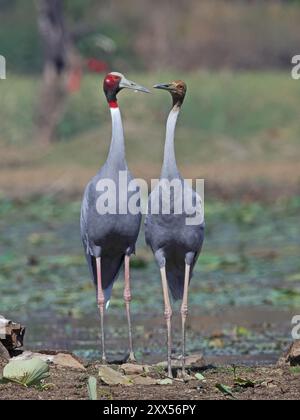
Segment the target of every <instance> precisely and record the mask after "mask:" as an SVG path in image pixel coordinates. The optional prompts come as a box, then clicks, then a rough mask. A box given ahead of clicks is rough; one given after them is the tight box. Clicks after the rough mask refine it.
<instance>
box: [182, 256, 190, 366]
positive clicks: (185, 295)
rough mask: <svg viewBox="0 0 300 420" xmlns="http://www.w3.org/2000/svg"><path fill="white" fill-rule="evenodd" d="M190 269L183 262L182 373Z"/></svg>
mask: <svg viewBox="0 0 300 420" xmlns="http://www.w3.org/2000/svg"><path fill="white" fill-rule="evenodd" d="M190 269H191V266H190V265H188V264H185V275H184V292H183V300H182V305H181V321H182V373H183V374H184V373H185V341H186V334H185V324H186V318H187V315H188V289H189V282H190Z"/></svg>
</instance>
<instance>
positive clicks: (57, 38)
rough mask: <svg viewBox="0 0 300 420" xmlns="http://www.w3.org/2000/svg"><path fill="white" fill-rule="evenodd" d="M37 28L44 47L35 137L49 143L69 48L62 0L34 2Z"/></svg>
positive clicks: (63, 88) (59, 105)
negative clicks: (36, 13) (35, 4)
mask: <svg viewBox="0 0 300 420" xmlns="http://www.w3.org/2000/svg"><path fill="white" fill-rule="evenodd" d="M37 11H38V26H39V31H40V34H41V37H42V40H43V46H44V70H43V78H42V86H41V91H40V98H39V102H38V109H37V121H36V138H37V140H38V141H39V142H42V143H45V144H49V143H50V142H51V141H53V139H54V138H55V130H56V127H57V124H58V123H59V121H60V118H61V116H62V114H63V109H64V104H65V100H66V97H67V72H68V68H69V54H68V51H69V49H70V47H71V42H70V38H69V35H68V33H67V30H66V26H65V22H64V17H63V1H62V0H37Z"/></svg>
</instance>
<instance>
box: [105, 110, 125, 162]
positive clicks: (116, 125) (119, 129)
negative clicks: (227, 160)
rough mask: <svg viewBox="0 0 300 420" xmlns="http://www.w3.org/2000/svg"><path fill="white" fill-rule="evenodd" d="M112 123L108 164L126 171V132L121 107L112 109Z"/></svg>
mask: <svg viewBox="0 0 300 420" xmlns="http://www.w3.org/2000/svg"><path fill="white" fill-rule="evenodd" d="M110 113H111V122H112V137H111V143H110V149H109V153H108V157H107V163H108V164H110V165H111V166H114V167H118V168H119V169H126V168H127V164H126V158H125V145H124V132H123V124H122V117H121V112H120V109H119V107H117V108H110Z"/></svg>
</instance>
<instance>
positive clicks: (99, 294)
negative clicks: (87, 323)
mask: <svg viewBox="0 0 300 420" xmlns="http://www.w3.org/2000/svg"><path fill="white" fill-rule="evenodd" d="M96 267H97V303H98V308H99V311H100V318H101V342H102V362H103V363H106V355H105V341H104V307H105V297H104V293H103V289H102V279H101V258H100V257H99V258H96Z"/></svg>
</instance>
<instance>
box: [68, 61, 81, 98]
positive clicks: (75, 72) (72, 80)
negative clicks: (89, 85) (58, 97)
mask: <svg viewBox="0 0 300 420" xmlns="http://www.w3.org/2000/svg"><path fill="white" fill-rule="evenodd" d="M81 79H82V69H81V67H76V68H73V69H71V71H70V73H69V77H68V85H67V89H68V92H70V93H74V92H77V91H78V90H79V89H80V86H81Z"/></svg>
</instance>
